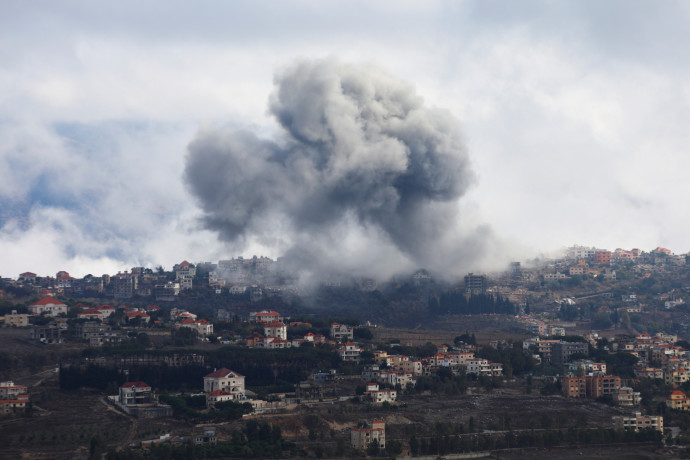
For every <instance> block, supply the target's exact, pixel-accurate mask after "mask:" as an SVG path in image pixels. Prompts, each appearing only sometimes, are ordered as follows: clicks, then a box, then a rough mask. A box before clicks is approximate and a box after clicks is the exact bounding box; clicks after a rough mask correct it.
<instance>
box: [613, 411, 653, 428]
mask: <svg viewBox="0 0 690 460" xmlns="http://www.w3.org/2000/svg"><path fill="white" fill-rule="evenodd" d="M613 427H614V428H615V429H617V430H632V431H639V430H643V429H645V428H653V429H655V430H657V431H661V432H662V433H663V431H664V417H662V416H660V415H642V414H641V413H640V412H635V413H634V414H633V415H632V416H628V417H626V416H624V415H618V416H615V417H613Z"/></svg>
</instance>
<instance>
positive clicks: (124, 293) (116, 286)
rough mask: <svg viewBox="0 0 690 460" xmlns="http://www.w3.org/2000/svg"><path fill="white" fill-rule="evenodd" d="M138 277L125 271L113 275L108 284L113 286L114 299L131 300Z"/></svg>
mask: <svg viewBox="0 0 690 460" xmlns="http://www.w3.org/2000/svg"><path fill="white" fill-rule="evenodd" d="M138 280H139V277H138V276H136V275H134V274H132V273H129V272H127V271H125V272H124V273H122V272H120V273H118V274H117V275H115V276H114V277H113V278H112V279H111V282H110V284H112V285H113V295H114V296H115V298H116V299H131V298H132V297H134V291H136V290H137V283H138Z"/></svg>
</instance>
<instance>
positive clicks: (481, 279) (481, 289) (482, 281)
mask: <svg viewBox="0 0 690 460" xmlns="http://www.w3.org/2000/svg"><path fill="white" fill-rule="evenodd" d="M465 293H466V294H472V295H478V294H484V293H486V276H483V275H475V274H474V273H468V274H467V275H465Z"/></svg>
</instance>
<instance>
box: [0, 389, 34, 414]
mask: <svg viewBox="0 0 690 460" xmlns="http://www.w3.org/2000/svg"><path fill="white" fill-rule="evenodd" d="M28 404H29V391H28V388H27V387H26V386H25V385H15V384H14V382H12V381H11V380H8V381H6V382H0V414H3V415H4V414H11V413H15V412H23V411H25V410H26V408H27V406H28Z"/></svg>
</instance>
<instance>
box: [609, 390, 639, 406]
mask: <svg viewBox="0 0 690 460" xmlns="http://www.w3.org/2000/svg"><path fill="white" fill-rule="evenodd" d="M612 396H613V402H615V403H616V404H617V405H619V406H637V405H639V404H640V403H641V402H642V395H641V394H640V392H639V391H633V389H632V388H630V387H620V388H619V389H618V392H616V393H614V394H613V395H612Z"/></svg>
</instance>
